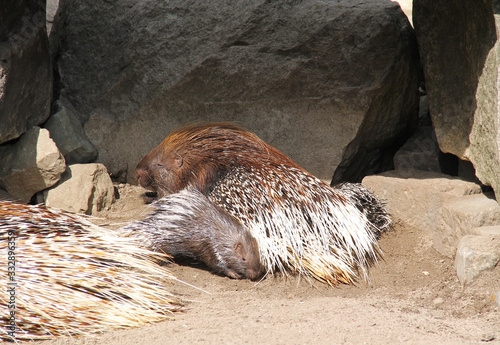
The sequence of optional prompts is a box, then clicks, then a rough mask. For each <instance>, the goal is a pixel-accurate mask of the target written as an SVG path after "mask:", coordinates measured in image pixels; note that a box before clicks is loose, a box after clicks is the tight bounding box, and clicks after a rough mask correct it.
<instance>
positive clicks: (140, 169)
mask: <svg viewBox="0 0 500 345" xmlns="http://www.w3.org/2000/svg"><path fill="white" fill-rule="evenodd" d="M165 151H166V150H164V149H163V147H161V146H158V147H156V148H155V149H154V150H152V151H151V152H150V153H149V154H147V155H146V156H145V157H144V158H143V159H142V160H141V161H140V162H139V164H138V165H137V168H136V169H135V178H137V180H138V181H139V184H140V185H141V186H142V187H143V188H146V189H148V190H150V191H153V192H156V193H157V194H158V197H162V196H165V195H167V194H171V193H175V192H178V191H179V190H181V189H182V188H183V187H184V186H180V185H179V182H180V181H179V178H178V177H177V176H178V175H179V172H180V169H181V168H182V165H183V159H182V157H181V156H180V155H178V154H177V153H175V152H172V151H169V152H165Z"/></svg>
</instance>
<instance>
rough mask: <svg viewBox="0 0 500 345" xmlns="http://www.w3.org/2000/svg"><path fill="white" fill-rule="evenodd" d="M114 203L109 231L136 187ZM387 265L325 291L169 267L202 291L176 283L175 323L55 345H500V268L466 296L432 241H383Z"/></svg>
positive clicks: (131, 209) (390, 237) (136, 214)
mask: <svg viewBox="0 0 500 345" xmlns="http://www.w3.org/2000/svg"><path fill="white" fill-rule="evenodd" d="M118 190H119V192H120V199H118V200H117V202H116V204H115V205H114V206H113V209H112V210H111V211H109V212H106V213H103V214H101V215H100V216H101V217H103V218H102V219H98V220H97V222H98V223H100V224H103V225H108V226H110V227H113V226H116V225H117V224H118V223H120V222H123V221H126V220H129V219H137V218H140V217H142V216H144V214H145V212H147V207H146V206H144V204H143V203H142V200H141V199H140V197H139V196H140V194H141V193H142V192H143V190H142V189H140V188H139V187H134V186H127V185H120V186H119V187H118ZM380 246H381V248H382V250H383V251H384V254H385V255H384V260H383V261H381V262H380V265H379V267H374V268H373V271H372V277H371V282H370V283H367V282H364V281H361V282H359V283H358V285H356V286H345V285H344V286H340V287H336V288H332V287H328V286H326V285H324V284H321V283H319V282H308V281H306V280H304V279H300V278H299V277H288V278H285V277H282V276H276V277H268V278H266V279H264V280H262V281H260V282H251V281H248V280H233V279H229V278H226V277H220V276H216V275H213V274H211V273H210V272H207V271H206V270H204V269H203V268H202V267H187V266H178V265H171V270H172V271H173V272H174V274H175V275H176V276H177V277H178V278H179V279H181V280H183V281H184V282H186V283H189V284H192V285H194V286H196V287H198V288H200V289H203V290H204V291H205V292H204V291H201V290H198V289H195V288H191V287H189V286H186V285H184V284H180V283H175V284H174V285H173V286H172V288H171V291H173V292H176V293H178V294H180V295H181V296H182V297H183V298H184V299H185V300H189V302H188V303H187V310H186V311H185V312H182V313H179V314H177V316H176V318H175V320H172V321H165V322H161V323H157V324H152V325H148V326H146V327H142V328H137V329H128V330H121V331H114V332H109V333H104V334H100V335H96V336H93V337H83V338H73V339H71V338H60V339H57V340H53V341H44V342H41V343H43V344H44V345H52V344H54V345H55V344H116V345H130V344H486V343H488V344H500V310H499V308H497V307H495V303H494V302H493V300H492V296H493V295H494V294H495V293H496V292H497V291H500V268H497V269H496V270H494V271H491V272H487V273H485V274H483V275H482V276H481V277H480V278H479V279H478V280H477V281H475V282H474V283H473V284H471V285H468V286H466V287H462V286H461V285H460V283H459V281H458V279H457V278H456V274H455V271H454V268H453V260H452V259H451V258H446V257H442V256H440V255H439V254H438V253H437V252H435V251H434V250H433V249H432V247H431V241H430V239H429V235H428V234H424V233H420V232H418V231H416V230H414V229H409V228H405V227H404V226H402V225H401V223H400V222H396V224H395V226H394V229H393V230H392V231H390V232H388V233H386V234H385V235H384V236H383V237H382V238H381V240H380Z"/></svg>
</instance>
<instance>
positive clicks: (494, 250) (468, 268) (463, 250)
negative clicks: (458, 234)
mask: <svg viewBox="0 0 500 345" xmlns="http://www.w3.org/2000/svg"><path fill="white" fill-rule="evenodd" d="M494 230H496V231H494ZM499 262H500V226H496V227H489V234H485V235H482V236H475V235H467V236H464V237H462V239H461V240H460V243H459V245H458V249H457V255H456V257H455V268H456V270H457V276H458V279H459V280H460V283H462V285H465V284H467V283H470V282H471V281H472V280H474V278H476V277H477V276H479V275H480V274H481V273H482V272H483V271H486V270H491V269H494V268H495V267H496V266H497V265H498V263H499Z"/></svg>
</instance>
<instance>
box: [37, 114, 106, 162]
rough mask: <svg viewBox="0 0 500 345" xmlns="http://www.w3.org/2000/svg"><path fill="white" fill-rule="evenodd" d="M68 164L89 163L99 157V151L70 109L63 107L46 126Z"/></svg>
mask: <svg viewBox="0 0 500 345" xmlns="http://www.w3.org/2000/svg"><path fill="white" fill-rule="evenodd" d="M45 128H46V129H47V130H49V132H50V137H51V138H52V140H54V141H55V143H56V144H57V147H58V148H59V150H60V151H61V153H62V154H63V156H64V159H65V160H66V164H75V163H89V162H93V161H94V160H95V159H96V157H97V150H96V149H95V147H94V145H92V143H91V142H90V141H89V139H88V138H87V136H86V135H85V132H84V131H83V128H82V125H81V124H80V122H79V121H78V119H77V117H76V115H75V114H73V113H72V111H71V110H70V109H69V108H68V107H64V106H63V107H62V108H61V109H60V110H59V111H58V112H57V113H55V114H53V115H52V116H51V117H50V118H49V119H48V121H47V123H46V124H45Z"/></svg>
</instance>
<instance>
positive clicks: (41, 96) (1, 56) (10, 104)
mask: <svg viewBox="0 0 500 345" xmlns="http://www.w3.org/2000/svg"><path fill="white" fill-rule="evenodd" d="M0 8H1V10H0V144H1V143H4V142H7V141H9V140H12V139H16V138H18V137H19V136H21V134H23V133H24V132H25V131H26V130H27V129H29V128H31V127H33V126H34V125H39V124H41V123H42V122H44V121H45V120H47V118H48V117H49V114H50V100H51V96H52V67H51V59H50V54H49V47H48V40H47V33H46V31H45V1H39V0H16V1H11V0H0Z"/></svg>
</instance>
